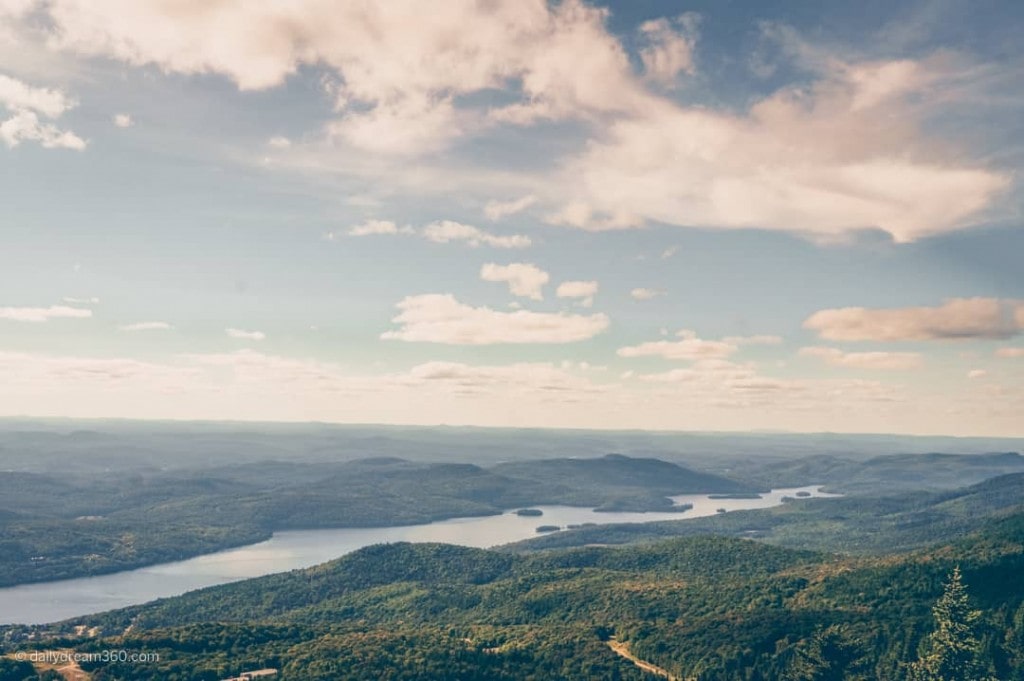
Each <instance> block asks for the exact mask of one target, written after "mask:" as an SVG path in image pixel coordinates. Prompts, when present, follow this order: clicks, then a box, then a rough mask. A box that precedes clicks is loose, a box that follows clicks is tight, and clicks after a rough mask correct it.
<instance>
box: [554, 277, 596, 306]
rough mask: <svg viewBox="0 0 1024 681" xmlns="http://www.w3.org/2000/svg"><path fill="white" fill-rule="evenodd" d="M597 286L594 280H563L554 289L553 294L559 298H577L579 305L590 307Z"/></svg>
mask: <svg viewBox="0 0 1024 681" xmlns="http://www.w3.org/2000/svg"><path fill="white" fill-rule="evenodd" d="M598 288H599V286H598V283H597V282H596V281H563V282H562V283H561V284H559V285H558V288H557V289H556V290H555V295H556V296H558V297H559V298H578V299H579V301H580V303H579V304H580V305H582V306H583V307H590V306H592V305H593V304H594V296H595V295H597V291H598Z"/></svg>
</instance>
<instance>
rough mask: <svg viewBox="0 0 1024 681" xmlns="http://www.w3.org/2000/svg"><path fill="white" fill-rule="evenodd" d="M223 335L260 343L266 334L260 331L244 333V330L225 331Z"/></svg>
mask: <svg viewBox="0 0 1024 681" xmlns="http://www.w3.org/2000/svg"><path fill="white" fill-rule="evenodd" d="M224 333H226V334H227V335H228V336H230V337H231V338H237V339H239V340H253V341H261V340H263V339H264V338H266V337H267V334H265V333H263V332H262V331H246V330H245V329H225V330H224Z"/></svg>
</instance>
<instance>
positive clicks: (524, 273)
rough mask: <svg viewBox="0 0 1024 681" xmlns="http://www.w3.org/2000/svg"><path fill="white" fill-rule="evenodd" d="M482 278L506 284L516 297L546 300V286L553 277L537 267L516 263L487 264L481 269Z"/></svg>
mask: <svg viewBox="0 0 1024 681" xmlns="http://www.w3.org/2000/svg"><path fill="white" fill-rule="evenodd" d="M480 278H481V279H483V280H484V281H495V282H504V283H507V284H508V290H509V292H511V293H512V295H514V296H519V297H520V298H531V299H533V300H543V299H544V293H543V291H544V285H545V284H547V283H548V281H549V280H550V279H551V276H550V275H549V274H548V273H547V272H545V271H544V270H542V269H540V268H539V267H537V266H536V265H531V264H529V263H522V262H514V263H510V264H508V265H497V264H495V263H487V264H485V265H484V266H483V267H481V268H480Z"/></svg>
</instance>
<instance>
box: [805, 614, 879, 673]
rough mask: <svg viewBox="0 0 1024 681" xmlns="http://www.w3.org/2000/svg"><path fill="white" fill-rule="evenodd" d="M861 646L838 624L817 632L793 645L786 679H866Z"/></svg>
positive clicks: (865, 665) (865, 666)
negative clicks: (791, 658) (792, 653)
mask: <svg viewBox="0 0 1024 681" xmlns="http://www.w3.org/2000/svg"><path fill="white" fill-rule="evenodd" d="M866 671H867V663H866V660H865V659H864V647H863V645H862V644H861V643H860V642H859V641H857V640H856V639H854V638H853V637H852V636H851V635H850V632H849V630H848V629H847V628H846V627H845V626H843V625H840V624H833V625H831V626H828V627H826V628H824V629H820V630H818V631H817V632H815V633H814V635H813V636H811V638H810V639H808V640H806V641H801V642H800V643H799V644H797V646H796V648H795V650H794V657H793V661H792V663H791V664H790V666H789V670H788V672H787V674H786V678H787V679H789V681H844V680H847V679H848V680H850V681H854V680H857V679H866V678H867V676H866V675H865V672H866Z"/></svg>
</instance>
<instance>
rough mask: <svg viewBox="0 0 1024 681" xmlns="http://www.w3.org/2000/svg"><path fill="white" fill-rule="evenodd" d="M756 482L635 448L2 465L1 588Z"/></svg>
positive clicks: (659, 502) (638, 502) (649, 500)
mask: <svg viewBox="0 0 1024 681" xmlns="http://www.w3.org/2000/svg"><path fill="white" fill-rule="evenodd" d="M559 471H562V472H561V473H559ZM753 489H754V488H752V487H749V486H747V485H743V484H741V483H737V482H735V481H733V480H729V479H727V478H723V477H720V476H716V475H710V474H705V473H698V472H695V471H692V470H690V469H688V468H684V467H682V466H679V465H676V464H673V463H667V462H664V461H658V460H656V459H633V458H629V457H625V456H608V457H596V458H590V459H556V460H552V461H543V460H542V461H532V462H528V463H523V464H507V465H503V466H497V467H495V468H491V469H488V468H483V467H481V466H476V465H472V464H467V463H416V462H411V461H406V460H404V459H399V458H395V457H374V458H368V459H360V460H354V461H344V462H336V463H322V462H320V463H294V462H288V463H285V462H274V461H270V462H263V463H245V464H239V465H230V466H219V467H215V468H207V469H203V470H194V471H180V470H172V471H149V472H136V473H133V474H130V475H118V476H107V477H102V476H101V477H100V478H99V479H92V478H81V477H78V476H75V475H63V474H61V475H55V474H49V475H43V474H39V473H24V472H12V471H0V531H2V534H0V586H8V585H12V584H19V583H23V582H32V581H46V580H54V579H63V578H67V577H77V576H83V575H93V574H101V573H105V572H114V571H117V570H124V569H129V568H134V567H141V566H144V565H149V564H152V563H159V562H166V561H172V560H181V559H183V558H188V557H190V556H194V555H197V554H201V553H209V552H212V551H216V550H218V549H222V548H226V547H229V546H238V545H241V544H247V543H252V542H256V541H260V540H262V539H266V538H268V537H269V536H270V535H271V533H272V532H274V531H276V530H287V529H311V528H325V527H379V526H389V525H413V524H418V523H428V522H432V521H435V520H441V519H444V518H452V517H459V516H484V515H493V514H497V513H501V512H502V511H503V510H507V509H510V508H515V507H517V506H526V505H534V504H568V505H573V506H584V507H589V508H600V509H602V510H613V509H629V510H635V511H647V510H666V509H672V508H673V503H672V501H671V499H669V498H668V496H670V495H674V494H685V493H692V492H702V493H716V492H717V493H729V492H734V491H748V492H749V491H753Z"/></svg>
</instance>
